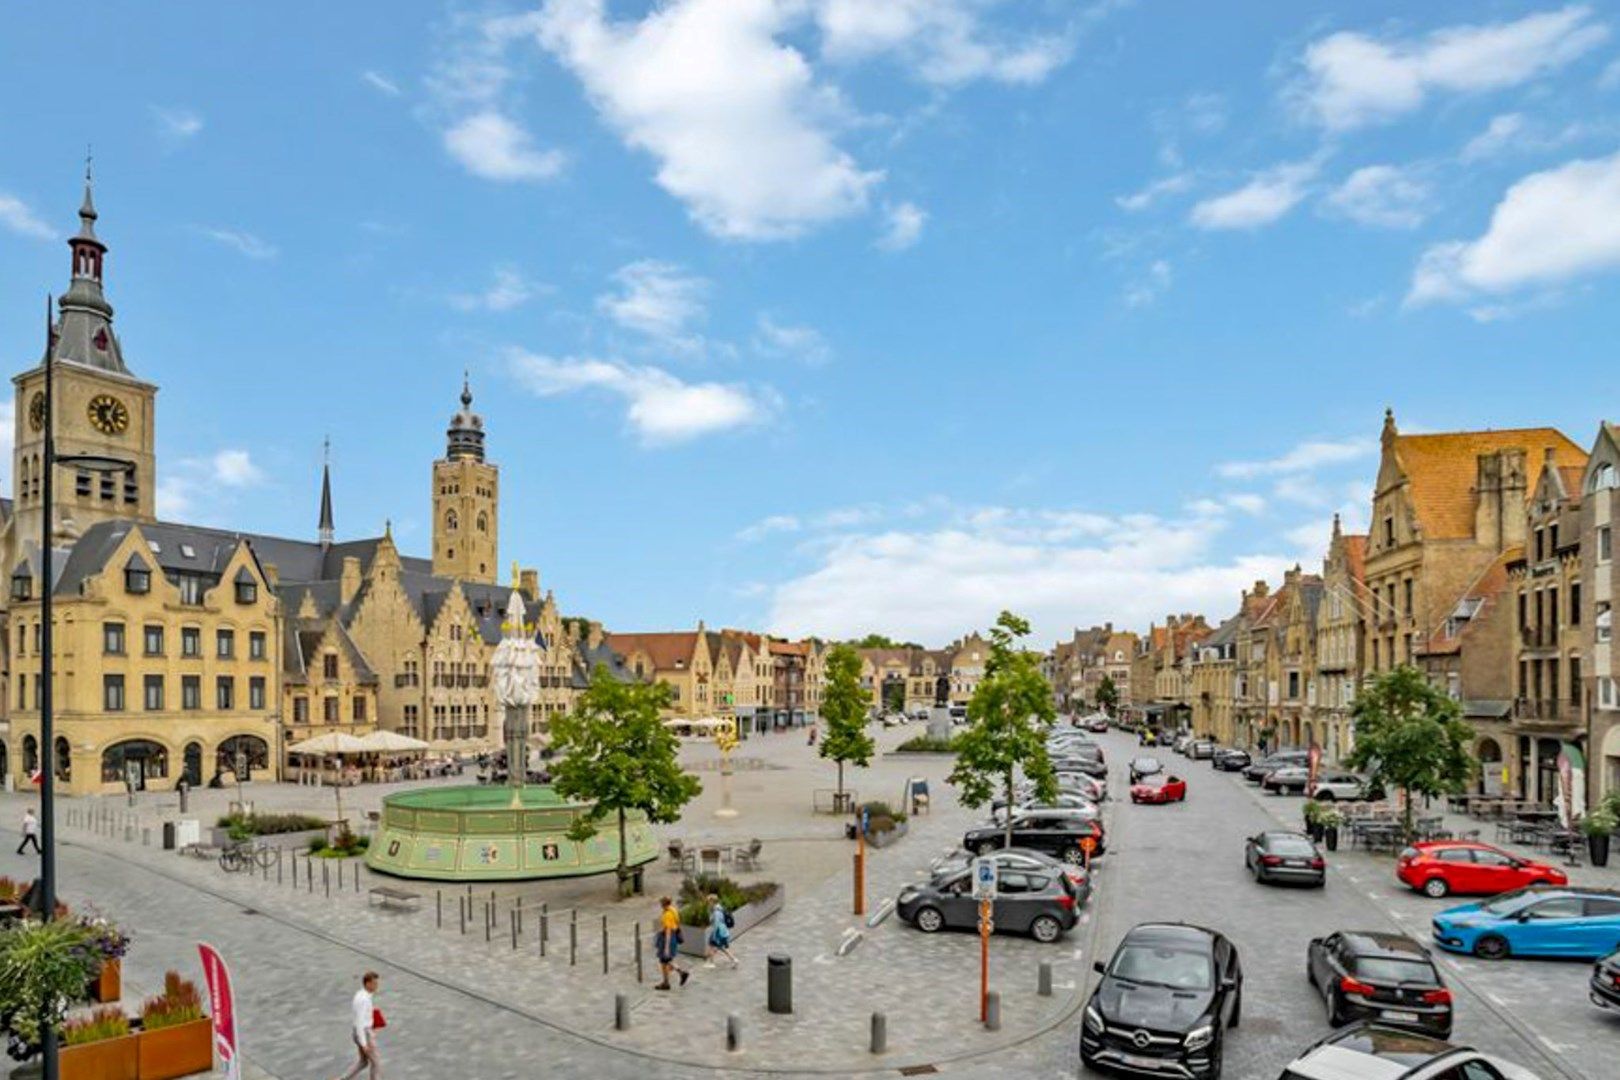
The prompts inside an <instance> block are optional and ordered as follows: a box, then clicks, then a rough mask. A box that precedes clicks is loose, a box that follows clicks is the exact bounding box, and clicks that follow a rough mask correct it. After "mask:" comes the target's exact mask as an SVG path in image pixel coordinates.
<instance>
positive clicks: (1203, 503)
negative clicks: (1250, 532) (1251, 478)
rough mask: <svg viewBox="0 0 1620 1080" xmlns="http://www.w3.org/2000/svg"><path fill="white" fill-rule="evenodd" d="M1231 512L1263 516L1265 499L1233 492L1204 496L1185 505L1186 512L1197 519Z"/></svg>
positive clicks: (1249, 492)
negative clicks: (1194, 515) (1239, 511)
mask: <svg viewBox="0 0 1620 1080" xmlns="http://www.w3.org/2000/svg"><path fill="white" fill-rule="evenodd" d="M1233 510H1241V511H1242V512H1243V513H1245V514H1263V513H1265V510H1266V498H1265V496H1264V495H1257V494H1255V493H1254V492H1252V491H1235V492H1232V493H1231V494H1228V495H1221V496H1219V497H1212V496H1204V497H1202V498H1197V499H1193V500H1192V501H1191V502H1189V503H1188V504H1187V512H1188V513H1189V514H1196V515H1198V516H1199V517H1218V516H1220V515H1222V514H1226V513H1229V512H1230V511H1233Z"/></svg>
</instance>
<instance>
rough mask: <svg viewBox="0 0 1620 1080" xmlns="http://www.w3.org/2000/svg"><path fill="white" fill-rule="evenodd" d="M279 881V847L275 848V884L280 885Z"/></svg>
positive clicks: (280, 880)
mask: <svg viewBox="0 0 1620 1080" xmlns="http://www.w3.org/2000/svg"><path fill="white" fill-rule="evenodd" d="M281 883H282V879H281V849H280V848H276V884H277V885H280V884H281Z"/></svg>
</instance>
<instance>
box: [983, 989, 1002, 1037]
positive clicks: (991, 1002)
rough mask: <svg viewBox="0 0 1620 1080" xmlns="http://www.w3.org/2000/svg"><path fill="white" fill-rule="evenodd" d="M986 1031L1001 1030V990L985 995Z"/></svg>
mask: <svg viewBox="0 0 1620 1080" xmlns="http://www.w3.org/2000/svg"><path fill="white" fill-rule="evenodd" d="M984 1029H985V1030H986V1031H1000V1030H1001V991H999V990H992V991H990V993H989V994H987V995H985V1002H984Z"/></svg>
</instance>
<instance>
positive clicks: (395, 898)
mask: <svg viewBox="0 0 1620 1080" xmlns="http://www.w3.org/2000/svg"><path fill="white" fill-rule="evenodd" d="M421 899H422V894H421V893H413V892H411V891H410V890H409V889H395V888H392V887H390V886H387V885H376V886H373V887H372V889H371V894H370V897H369V898H368V899H367V901H366V903H367V904H368V905H369V904H370V903H371V901H373V900H375V901H378V902H379V903H381V904H382V906H383V907H397V908H400V909H402V910H405V911H415V910H416V905H417V904H418V903H420V902H421Z"/></svg>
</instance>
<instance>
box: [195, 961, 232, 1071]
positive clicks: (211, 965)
mask: <svg viewBox="0 0 1620 1080" xmlns="http://www.w3.org/2000/svg"><path fill="white" fill-rule="evenodd" d="M197 953H198V954H199V955H200V956H201V957H202V969H203V978H204V979H205V980H206V981H207V983H208V1000H209V1003H210V1005H211V1006H212V1009H213V1013H214V1052H215V1053H216V1054H218V1055H219V1063H220V1066H221V1067H222V1068H223V1069H224V1070H225V1077H226V1080H242V1059H241V1057H240V1056H239V1054H238V1045H239V1044H238V1042H237V1031H236V996H235V994H233V993H232V991H231V972H230V969H229V968H227V967H226V966H225V958H224V957H222V956H220V955H219V952H218V951H217V950H216V949H215V948H214V947H213V946H212V945H205V944H203V943H202V942H198V943H197Z"/></svg>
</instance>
